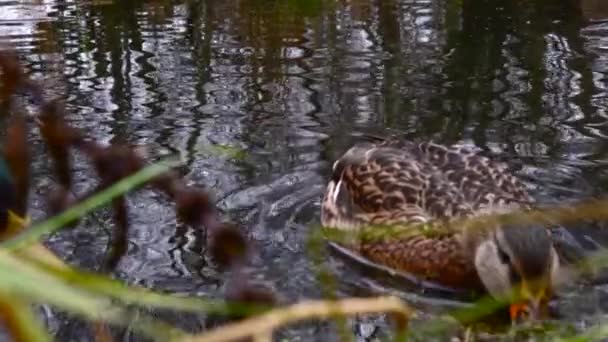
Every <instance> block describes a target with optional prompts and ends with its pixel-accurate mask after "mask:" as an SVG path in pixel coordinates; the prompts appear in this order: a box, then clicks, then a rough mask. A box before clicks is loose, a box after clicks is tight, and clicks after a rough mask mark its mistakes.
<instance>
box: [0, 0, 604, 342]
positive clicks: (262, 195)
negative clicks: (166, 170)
mask: <svg viewBox="0 0 608 342" xmlns="http://www.w3.org/2000/svg"><path fill="white" fill-rule="evenodd" d="M0 42H2V43H7V42H8V43H11V44H13V45H15V46H17V47H18V48H19V50H20V51H21V53H22V58H23V60H24V62H25V63H26V65H27V66H28V68H29V70H30V71H31V72H32V73H33V74H34V75H35V76H36V77H40V78H45V79H47V80H48V82H49V84H50V85H52V86H50V87H48V91H49V93H51V94H53V95H61V96H65V98H66V101H67V105H68V107H69V109H70V113H71V116H70V120H71V121H72V123H73V124H74V125H76V126H79V127H82V128H84V129H86V130H87V132H89V133H90V134H91V135H92V136H94V137H96V138H98V139H100V140H102V141H113V140H115V139H122V140H127V141H130V142H132V143H136V144H142V145H147V146H149V147H150V150H151V151H152V153H153V155H154V156H155V157H156V156H160V155H163V154H168V153H180V154H182V156H183V157H184V159H185V160H186V161H187V166H188V178H189V179H190V180H191V181H192V182H196V183H200V184H205V185H206V186H207V187H208V188H209V189H210V190H212V191H213V193H214V194H215V195H216V198H217V200H218V202H219V204H220V207H221V208H222V210H223V211H224V212H225V215H226V216H228V217H231V218H232V219H234V220H238V221H240V222H242V223H243V227H246V229H247V232H248V234H249V236H251V237H252V238H253V239H254V240H255V242H256V248H257V250H258V252H259V253H258V256H257V257H256V259H255V260H252V261H251V264H252V269H253V270H255V274H257V275H258V276H259V277H261V278H263V279H265V281H268V282H270V283H273V284H274V285H275V286H276V287H277V289H278V291H279V292H280V293H281V295H283V296H284V297H285V298H289V300H295V299H297V298H302V297H311V296H313V297H314V296H318V295H319V293H318V284H317V283H316V281H315V278H314V275H313V273H312V271H311V266H310V262H309V259H308V258H307V256H306V250H305V246H304V244H305V241H306V238H307V237H308V234H309V230H310V226H311V225H313V224H315V223H317V222H318V219H317V217H318V215H319V200H320V196H321V193H322V191H323V188H324V183H325V178H326V177H327V175H328V171H329V167H330V165H331V162H332V161H333V159H334V158H335V157H336V156H338V155H339V154H341V153H342V152H343V151H344V150H345V149H346V148H347V147H348V146H349V145H351V144H352V143H353V142H354V141H355V140H356V139H357V138H356V137H357V135H359V134H361V133H365V132H368V133H375V134H387V133H399V134H402V135H404V136H405V137H407V138H419V139H434V140H436V141H438V142H446V143H449V142H455V141H458V140H467V141H470V142H474V143H476V144H478V145H479V146H480V147H481V148H483V149H484V150H486V151H487V152H488V153H491V154H495V155H496V157H497V158H500V159H504V160H506V161H508V162H510V163H511V164H513V165H514V167H516V168H517V170H518V171H517V172H518V173H519V174H520V175H521V176H522V177H524V178H525V179H526V180H527V181H528V182H529V185H530V188H531V189H533V191H534V193H535V194H536V195H537V196H538V197H539V198H540V199H542V200H545V201H548V202H557V201H571V200H575V199H577V198H581V197H587V196H595V195H601V194H603V193H605V192H606V190H608V174H607V172H606V171H605V170H606V168H605V165H606V163H607V162H608V154H607V152H608V148H607V145H606V143H605V140H604V139H605V137H606V136H607V134H608V128H607V127H606V122H607V121H606V119H607V117H608V116H607V112H606V108H607V107H608V106H607V105H608V93H607V89H608V53H607V52H608V8H606V5H605V1H602V0H580V1H563V0H537V1H512V0H497V1H484V0H463V1H461V2H458V1H436V0H389V1H363V0H350V1H342V2H335V3H334V2H324V1H318V0H313V1H259V0H246V1H239V2H227V1H224V2H220V1H191V2H183V3H182V2H179V1H178V2H164V1H158V2H141V1H126V2H116V3H109V2H107V3H105V2H99V3H97V2H95V1H93V2H56V1H54V0H44V1H37V2H27V3H22V2H19V3H17V2H0ZM33 138H35V137H33ZM211 145H222V146H227V147H230V148H233V149H237V150H238V149H241V150H243V151H245V152H246V153H244V154H242V155H244V157H238V156H233V155H229V154H222V153H219V154H218V153H212V152H211V150H210V149H209V148H208V147H209V146H211ZM36 146H39V144H38V143H36ZM39 150H40V152H39V153H38V156H37V159H36V172H37V178H36V182H37V183H38V184H36V186H35V188H36V189H44V188H45V186H47V184H48V183H49V179H48V176H47V175H48V174H49V172H48V169H49V165H48V161H47V159H46V158H45V157H44V154H43V152H44V151H43V150H42V149H39ZM77 167H78V168H79V174H80V178H81V181H82V182H83V183H84V186H86V184H87V183H86V179H87V177H88V176H89V173H88V171H87V169H86V165H84V164H83V165H80V164H79V165H78V166H77ZM36 194H37V193H35V195H36ZM39 203H40V202H39V198H37V197H36V196H34V198H33V200H32V207H33V212H34V213H35V214H36V213H38V214H40V211H39V209H40V208H39V207H40V204H39ZM130 203H131V205H132V207H133V210H132V211H131V213H132V214H131V215H132V216H133V219H132V220H133V222H134V227H133V229H132V231H131V236H130V240H131V245H130V248H129V255H128V256H127V257H126V258H125V259H124V261H123V263H122V264H121V265H120V267H119V271H118V276H120V277H121V278H123V279H124V280H125V281H127V282H129V283H138V284H144V285H146V286H153V287H156V288H162V289H167V290H170V291H176V292H188V293H197V294H206V295H211V296H213V295H216V294H217V293H218V290H219V289H220V288H221V286H222V284H223V279H222V276H221V275H219V273H217V272H216V269H215V268H214V266H213V264H211V263H210V262H209V261H208V260H207V259H206V257H205V250H204V245H203V243H202V237H203V235H202V233H201V232H195V231H190V230H188V229H184V228H183V227H180V226H178V225H177V223H176V222H175V218H174V216H173V213H172V208H171V207H170V206H169V205H168V203H166V202H165V200H164V199H162V198H161V197H158V196H155V195H154V194H152V193H149V192H142V193H139V194H136V195H134V196H132V197H131V200H130ZM106 221H107V217H106V216H104V213H100V214H98V215H96V216H93V217H91V218H89V219H87V221H86V222H85V223H83V224H81V226H80V227H79V228H78V229H75V230H72V231H69V232H61V233H59V234H56V235H55V236H53V237H52V238H51V239H50V240H49V243H50V245H51V246H52V247H53V248H54V249H55V250H57V251H58V252H59V253H61V254H62V255H63V256H65V257H66V258H67V259H68V260H70V261H71V262H74V263H77V264H80V265H83V266H85V267H94V266H95V265H96V264H97V260H99V258H100V257H101V255H102V254H103V253H104V250H105V243H106V240H107V235H108V229H107V228H104V227H105V223H106ZM332 266H333V267H334V270H335V271H336V272H337V273H338V274H339V275H340V276H341V278H343V279H344V280H345V283H347V284H350V285H352V286H345V288H344V289H343V291H344V293H350V294H356V293H369V292H375V291H378V287H379V286H380V285H378V284H375V283H374V282H373V281H372V280H371V279H367V278H363V279H360V278H359V275H358V273H356V272H355V271H353V270H352V269H351V268H349V267H346V266H344V265H342V264H341V263H340V262H339V261H337V260H335V261H334V260H332ZM597 290H598V291H601V288H598V289H597ZM361 291H363V292H361ZM410 299H412V298H410ZM412 300H413V301H415V300H414V299H412ZM448 306H449V305H448ZM587 309H588V308H587ZM581 310H582V311H584V308H581V309H580V310H579V311H581ZM589 310H591V309H589ZM573 316H575V315H573ZM304 330H306V329H304ZM325 330H326V329H325V328H322V327H319V326H314V327H312V328H310V329H309V330H306V331H305V332H303V330H302V329H301V330H298V333H297V334H299V335H300V336H308V335H311V336H312V335H314V334H321V333H324V331H325ZM288 334H289V332H288ZM294 334H295V333H294Z"/></svg>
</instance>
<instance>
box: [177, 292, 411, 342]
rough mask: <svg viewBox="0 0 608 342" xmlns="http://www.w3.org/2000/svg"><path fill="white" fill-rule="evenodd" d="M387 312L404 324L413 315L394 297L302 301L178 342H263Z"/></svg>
mask: <svg viewBox="0 0 608 342" xmlns="http://www.w3.org/2000/svg"><path fill="white" fill-rule="evenodd" d="M381 312H390V313H393V314H394V315H397V316H398V317H400V320H401V321H407V320H409V318H410V317H411V316H412V315H413V310H412V309H410V308H409V307H408V306H407V305H406V304H405V303H404V302H403V301H401V300H400V299H398V298H396V297H379V298H346V299H342V300H335V301H334V300H326V301H323V300H315V301H303V302H300V303H297V304H294V305H291V306H289V307H286V308H278V309H274V310H272V311H269V312H267V313H265V314H263V315H260V316H257V317H253V318H250V319H247V320H244V321H242V322H238V323H233V324H230V325H226V326H223V327H220V328H217V329H215V330H213V331H211V332H208V333H204V334H200V335H194V336H188V337H185V338H182V339H180V340H179V341H180V342H187V341H188V342H195V341H196V342H205V341H214V342H222V341H233V340H237V339H242V338H246V337H253V338H254V340H255V341H265V338H267V337H268V336H269V335H270V334H271V333H272V332H273V331H274V330H276V329H277V328H279V327H281V326H284V325H287V324H290V323H296V322H300V321H305V320H311V319H325V318H329V317H335V316H349V315H356V314H371V313H381Z"/></svg>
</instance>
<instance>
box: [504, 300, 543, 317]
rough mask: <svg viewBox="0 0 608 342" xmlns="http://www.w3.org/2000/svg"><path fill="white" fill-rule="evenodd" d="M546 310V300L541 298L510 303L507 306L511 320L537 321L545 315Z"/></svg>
mask: <svg viewBox="0 0 608 342" xmlns="http://www.w3.org/2000/svg"><path fill="white" fill-rule="evenodd" d="M546 312H547V310H546V302H545V301H544V300H542V299H533V300H530V301H528V302H524V303H516V304H511V305H510V307H509V314H510V316H511V322H521V321H524V320H525V321H538V320H540V319H543V318H545V317H546Z"/></svg>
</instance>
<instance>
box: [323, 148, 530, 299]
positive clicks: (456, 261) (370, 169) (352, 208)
mask: <svg viewBox="0 0 608 342" xmlns="http://www.w3.org/2000/svg"><path fill="white" fill-rule="evenodd" d="M532 202H533V199H532V198H531V197H530V196H529V195H528V193H527V192H526V188H525V186H524V185H523V184H522V183H521V182H520V181H519V180H518V179H517V178H516V177H514V176H513V175H511V174H510V173H508V172H507V170H506V166H505V165H503V164H500V163H497V162H495V161H492V160H490V159H488V158H486V157H483V156H481V155H479V154H478V153H476V152H474V151H472V150H470V149H467V148H466V147H464V146H450V147H446V146H442V145H438V144H433V143H419V144H418V143H412V142H403V141H386V142H383V143H380V144H371V143H362V144H358V145H356V146H354V147H352V148H351V149H350V150H349V151H347V152H346V153H345V154H344V155H343V156H342V157H341V158H340V159H339V160H338V161H336V163H335V164H334V170H333V174H332V180H331V181H330V182H329V184H328V187H327V192H326V194H325V197H324V199H323V205H322V212H321V221H322V224H323V225H324V226H328V227H335V228H340V229H356V228H357V227H358V226H360V225H362V224H385V225H395V224H412V223H426V224H432V225H434V226H436V227H437V226H438V227H439V228H440V229H445V231H446V232H449V224H450V222H451V220H452V219H454V218H462V217H468V216H472V215H476V214H479V213H489V212H495V211H504V210H509V209H511V208H517V207H521V206H528V205H529V204H530V203H532ZM389 239H390V238H388V237H387V238H384V240H381V241H379V240H374V241H359V242H358V244H356V245H354V246H350V247H351V248H354V249H356V250H358V251H359V252H360V253H361V254H362V255H363V256H365V257H367V258H369V259H371V260H373V261H375V262H378V263H380V264H383V265H386V266H389V267H392V268H395V269H398V270H402V271H406V272H408V273H411V274H414V275H416V276H418V277H421V278H424V279H426V280H430V281H436V282H439V283H441V284H443V285H447V286H451V287H454V288H462V289H469V288H474V289H480V288H481V284H480V281H479V279H478V277H477V273H476V270H475V268H474V266H473V262H472V258H473V256H472V251H471V250H470V244H469V243H470V241H466V242H465V241H463V239H464V238H463V236H461V235H456V234H446V235H442V236H432V237H429V236H424V235H416V236H414V237H411V238H406V239H399V240H395V239H390V240H389ZM467 239H468V238H467ZM473 243H474V242H473Z"/></svg>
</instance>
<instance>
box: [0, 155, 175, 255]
mask: <svg viewBox="0 0 608 342" xmlns="http://www.w3.org/2000/svg"><path fill="white" fill-rule="evenodd" d="M177 165H179V164H178V163H177V162H175V161H163V162H158V163H155V164H153V165H150V166H148V167H146V168H144V169H142V170H141V171H139V172H137V173H135V174H133V175H131V176H129V177H126V178H124V179H121V180H120V181H118V182H116V183H115V184H113V185H112V186H110V187H108V188H107V189H105V190H103V191H101V192H99V193H98V194H96V195H94V196H91V197H89V198H87V199H86V200H84V201H82V202H80V203H78V204H77V205H75V206H73V207H71V208H69V209H67V210H65V211H64V212H62V213H61V214H59V215H57V216H55V217H53V218H51V219H49V220H46V221H44V222H42V223H39V224H36V225H34V226H32V227H30V228H27V229H26V230H24V231H23V232H22V233H21V234H19V235H17V236H15V237H14V238H12V239H9V240H7V241H5V242H3V243H0V248H5V249H7V250H15V249H18V248H22V247H24V246H26V245H28V244H31V243H34V242H36V241H38V240H39V239H40V238H41V237H42V236H44V235H45V234H48V233H51V232H54V231H56V230H58V229H60V228H61V227H64V226H65V225H67V224H69V223H70V222H72V221H74V220H76V219H78V218H80V217H82V216H84V215H86V214H87V213H88V212H90V211H92V210H94V209H96V208H98V207H101V206H103V205H105V204H107V203H109V202H110V201H111V200H112V199H114V198H116V197H118V196H120V195H124V194H126V193H127V192H129V191H131V190H133V189H135V188H137V187H138V186H140V185H142V184H144V183H145V182H147V181H149V180H151V179H153V178H154V177H157V176H159V175H161V174H163V173H165V172H167V171H168V170H169V169H171V168H172V167H175V166H177Z"/></svg>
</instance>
